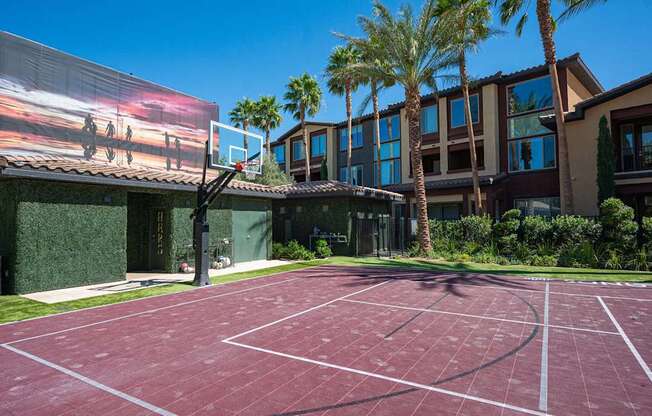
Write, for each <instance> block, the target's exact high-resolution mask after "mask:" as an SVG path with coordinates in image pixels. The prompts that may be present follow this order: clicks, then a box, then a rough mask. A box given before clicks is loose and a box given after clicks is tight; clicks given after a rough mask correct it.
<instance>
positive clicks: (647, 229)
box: [641, 217, 652, 251]
mask: <svg viewBox="0 0 652 416" xmlns="http://www.w3.org/2000/svg"><path fill="white" fill-rule="evenodd" d="M641 247H643V248H644V249H645V250H646V251H650V250H652V217H643V219H642V220H641Z"/></svg>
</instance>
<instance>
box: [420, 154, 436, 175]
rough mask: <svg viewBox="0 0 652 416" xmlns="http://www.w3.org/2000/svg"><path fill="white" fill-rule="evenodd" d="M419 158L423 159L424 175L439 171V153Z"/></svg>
mask: <svg viewBox="0 0 652 416" xmlns="http://www.w3.org/2000/svg"><path fill="white" fill-rule="evenodd" d="M421 160H423V173H424V175H439V174H440V173H441V162H440V157H439V153H433V154H430V155H425V156H423V157H422V158H421Z"/></svg>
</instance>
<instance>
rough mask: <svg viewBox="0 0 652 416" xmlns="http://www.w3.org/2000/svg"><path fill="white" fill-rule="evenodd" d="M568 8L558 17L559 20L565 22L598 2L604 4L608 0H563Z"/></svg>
mask: <svg viewBox="0 0 652 416" xmlns="http://www.w3.org/2000/svg"><path fill="white" fill-rule="evenodd" d="M562 2H563V3H564V5H565V6H566V10H564V11H563V12H562V14H560V15H559V17H558V18H557V21H558V22H563V21H565V20H567V19H569V18H571V17H573V16H576V15H578V14H580V13H582V12H584V11H586V10H588V9H590V8H591V7H593V6H595V5H597V4H604V3H606V2H607V0H562Z"/></svg>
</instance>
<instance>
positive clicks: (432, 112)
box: [421, 105, 439, 134]
mask: <svg viewBox="0 0 652 416" xmlns="http://www.w3.org/2000/svg"><path fill="white" fill-rule="evenodd" d="M438 127H439V126H438V123H437V105H431V106H428V107H424V108H422V109H421V134H431V133H437V132H438V131H439V129H438Z"/></svg>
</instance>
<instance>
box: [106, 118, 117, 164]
mask: <svg viewBox="0 0 652 416" xmlns="http://www.w3.org/2000/svg"><path fill="white" fill-rule="evenodd" d="M104 134H106V139H107V140H106V152H105V153H106V158H107V159H108V160H109V162H113V160H114V159H115V157H116V153H115V150H113V136H114V135H115V126H114V125H113V123H112V122H111V121H110V120H109V124H107V125H106V129H104Z"/></svg>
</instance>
